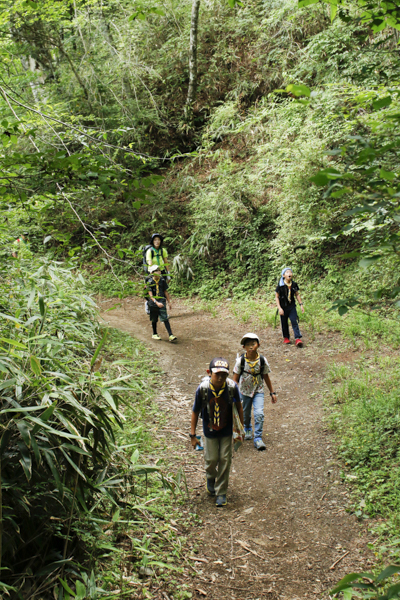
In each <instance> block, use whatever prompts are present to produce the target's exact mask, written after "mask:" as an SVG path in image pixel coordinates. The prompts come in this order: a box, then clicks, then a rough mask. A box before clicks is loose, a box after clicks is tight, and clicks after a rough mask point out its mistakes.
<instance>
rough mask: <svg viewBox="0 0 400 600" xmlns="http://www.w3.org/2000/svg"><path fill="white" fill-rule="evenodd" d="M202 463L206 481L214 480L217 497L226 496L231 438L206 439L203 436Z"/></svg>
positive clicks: (230, 460)
mask: <svg viewBox="0 0 400 600" xmlns="http://www.w3.org/2000/svg"><path fill="white" fill-rule="evenodd" d="M203 440H204V462H205V467H206V477H207V479H215V486H214V487H215V493H216V495H217V496H222V495H226V492H227V490H228V483H229V471H230V470H231V462H232V436H231V435H228V436H225V437H220V438H208V437H206V436H204V438H203Z"/></svg>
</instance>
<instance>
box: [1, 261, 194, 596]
mask: <svg viewBox="0 0 400 600" xmlns="http://www.w3.org/2000/svg"><path fill="white" fill-rule="evenodd" d="M11 282H12V287H11V286H10V284H11ZM0 304H1V310H0V324H1V333H0V397H1V406H2V410H1V413H0V442H1V443H0V457H1V462H0V465H1V487H0V490H1V494H0V498H1V508H2V521H1V523H2V528H1V535H0V541H1V544H2V547H1V553H0V555H1V558H2V564H1V567H2V575H1V582H0V590H1V594H2V595H7V596H9V597H10V598H11V599H12V600H13V599H14V598H15V599H16V598H24V600H29V599H31V598H32V599H33V598H37V597H38V596H39V597H40V598H43V599H44V600H47V599H48V598H50V597H51V598H57V599H58V600H64V599H65V600H68V599H70V598H71V597H75V596H76V597H81V598H103V597H104V598H106V597H110V595H111V596H112V597H115V595H116V594H124V593H125V592H124V590H125V591H126V589H127V586H130V587H128V589H129V590H131V589H132V587H135V586H136V587H137V588H138V589H141V588H142V587H143V582H141V580H140V579H139V575H140V569H141V568H142V567H143V568H149V569H151V571H152V573H153V571H154V576H157V578H158V580H159V581H162V580H163V577H166V578H167V579H168V580H169V579H170V577H169V576H166V575H165V574H164V572H165V573H170V572H171V571H178V570H179V569H180V567H179V566H178V565H177V564H176V563H177V561H176V560H175V559H176V556H178V555H179V552H180V549H181V548H182V545H183V544H184V539H183V538H182V537H181V538H180V539H179V540H178V541H176V540H175V533H174V532H170V531H164V530H165V519H166V517H168V516H169V515H170V514H171V513H172V512H173V510H174V508H173V498H174V496H175V497H176V498H177V499H178V501H179V499H180V498H181V496H180V494H181V489H182V488H183V486H182V474H181V473H176V474H175V475H169V474H168V472H167V471H168V470H167V467H166V465H165V464H163V462H162V461H156V460H155V459H154V458H152V456H151V455H152V453H153V452H156V449H157V446H156V444H155V441H154V435H153V433H154V430H155V429H156V428H157V426H158V423H159V420H160V419H159V415H158V412H157V410H156V407H155V405H154V404H153V403H152V400H153V398H154V395H155V390H156V389H157V386H158V368H157V366H156V364H155V359H154V356H153V355H152V354H151V353H150V352H149V351H147V350H146V349H145V348H144V347H143V346H142V345H140V344H139V342H137V341H135V340H133V339H132V338H130V337H128V336H122V334H119V333H115V332H111V334H109V336H108V339H107V335H106V332H105V330H104V329H103V328H102V327H101V326H100V325H99V323H98V320H97V317H98V313H97V309H96V305H95V303H94V301H93V299H92V298H91V297H90V296H89V295H88V294H87V292H86V282H85V280H84V279H83V278H82V276H81V274H80V273H79V271H77V270H76V269H75V268H74V267H72V266H68V265H67V264H61V263H55V262H53V261H48V260H46V259H45V258H39V257H34V258H33V259H32V260H14V259H9V260H8V262H7V263H3V268H2V270H1V271H0ZM182 493H183V492H182ZM160 532H161V533H160ZM154 540H157V541H154ZM174 557H175V558H174ZM147 585H149V584H147ZM117 590H119V591H117ZM148 597H151V596H148ZM177 597H178V596H177ZM182 597H183V596H182Z"/></svg>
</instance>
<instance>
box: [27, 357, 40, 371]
mask: <svg viewBox="0 0 400 600" xmlns="http://www.w3.org/2000/svg"><path fill="white" fill-rule="evenodd" d="M29 362H30V364H31V369H32V371H33V372H34V373H35V375H38V376H39V375H40V374H41V372H42V368H41V366H40V362H39V360H38V359H37V358H36V356H33V355H31V356H30V357H29Z"/></svg>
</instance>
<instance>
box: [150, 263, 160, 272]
mask: <svg viewBox="0 0 400 600" xmlns="http://www.w3.org/2000/svg"><path fill="white" fill-rule="evenodd" d="M157 269H160V267H159V266H158V265H152V266H151V267H149V269H148V270H149V273H154V271H157ZM160 270H161V269H160Z"/></svg>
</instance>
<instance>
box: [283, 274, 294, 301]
mask: <svg viewBox="0 0 400 600" xmlns="http://www.w3.org/2000/svg"><path fill="white" fill-rule="evenodd" d="M284 282H285V285H286V286H287V289H288V294H287V299H288V302H289V304H290V299H291V297H292V290H291V287H292V283H293V281H290V282H289V283H288V282H287V281H286V279H284Z"/></svg>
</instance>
